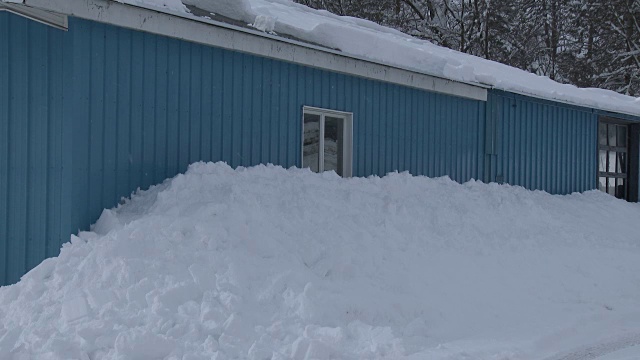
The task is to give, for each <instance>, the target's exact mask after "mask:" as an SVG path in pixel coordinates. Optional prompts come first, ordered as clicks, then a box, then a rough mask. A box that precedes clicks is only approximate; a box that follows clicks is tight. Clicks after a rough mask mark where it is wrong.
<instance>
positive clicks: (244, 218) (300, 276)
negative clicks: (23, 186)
mask: <svg viewBox="0 0 640 360" xmlns="http://www.w3.org/2000/svg"><path fill="white" fill-rule="evenodd" d="M638 219H640V206H639V205H638V204H629V203H626V202H623V201H619V200H616V199H614V198H613V197H610V196H608V195H606V194H603V193H600V192H597V191H592V192H588V193H585V194H573V195H570V196H552V195H549V194H546V193H543V192H531V191H526V190H524V189H522V188H519V187H511V186H502V185H497V184H490V185H485V184H482V183H479V182H475V181H471V182H468V183H466V184H462V185H461V184H457V183H455V182H453V181H451V180H449V179H448V178H439V179H429V178H425V177H412V176H410V175H408V174H406V173H402V174H397V173H393V174H389V175H388V176H386V177H384V178H378V177H371V178H367V179H363V178H353V179H342V178H340V177H338V176H337V175H335V173H324V174H314V173H311V172H310V171H308V170H300V169H289V170H286V169H283V168H280V167H275V166H258V167H254V168H239V169H237V170H233V169H231V168H230V167H228V166H227V165H225V164H221V163H217V164H212V163H209V164H205V163H197V164H194V165H192V166H191V167H190V168H189V170H188V171H187V173H186V174H184V175H178V176H176V177H175V178H173V179H170V180H167V181H166V182H165V183H163V184H161V185H158V186H155V187H153V188H151V189H150V190H148V191H142V192H139V193H138V194H136V195H134V196H133V197H132V199H131V200H129V201H127V202H126V204H124V205H122V206H120V207H118V208H117V209H112V210H105V211H104V213H103V215H102V217H101V218H100V220H99V221H98V222H97V223H96V224H95V226H94V227H93V232H84V233H80V234H79V235H78V236H77V237H76V236H73V237H72V239H71V243H68V244H65V246H64V247H63V249H62V252H61V254H60V256H59V257H57V258H52V259H48V260H46V261H44V262H43V263H42V264H41V265H40V266H38V267H37V268H35V269H34V270H32V271H31V272H29V273H28V274H27V275H25V276H24V277H23V279H22V280H21V281H20V283H18V284H16V285H14V286H9V287H4V288H1V289H0V358H2V359H183V360H196V359H374V358H375V359H382V358H384V359H450V360H453V359H487V360H488V359H493V360H507V359H546V358H547V357H548V356H557V354H563V353H568V352H571V351H574V349H581V348H585V347H587V346H592V345H593V344H605V345H606V344H617V345H616V346H617V348H619V349H621V348H624V347H630V346H632V345H634V344H636V343H635V341H636V340H637V339H640V337H638V336H637V335H638V334H640V308H639V307H638V301H639V300H640V241H639V237H640V236H639V234H638ZM638 343H640V342H638ZM605 345H603V346H604V347H602V346H601V348H602V349H605V350H604V351H602V353H603V354H604V353H607V350H606V349H607V348H606V346H605ZM613 349H614V348H611V351H612V350H613ZM636 349H637V347H636ZM611 351H609V352H611ZM624 353H625V354H627V355H628V350H627V351H625V352H624ZM558 359H560V357H558Z"/></svg>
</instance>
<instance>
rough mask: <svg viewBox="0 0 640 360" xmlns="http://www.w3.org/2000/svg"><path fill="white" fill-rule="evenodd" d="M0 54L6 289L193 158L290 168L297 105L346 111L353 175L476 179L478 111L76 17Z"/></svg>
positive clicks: (9, 24) (14, 27) (15, 22)
mask: <svg viewBox="0 0 640 360" xmlns="http://www.w3.org/2000/svg"><path fill="white" fill-rule="evenodd" d="M0 47H4V48H0V49H2V50H3V51H2V52H0V69H1V70H0V151H1V152H0V172H1V174H2V177H0V194H1V195H0V196H3V197H2V201H1V202H0V203H1V207H0V221H1V223H0V229H2V231H4V233H2V232H1V231H0V251H1V253H0V260H2V261H3V264H4V266H0V283H2V284H7V283H13V282H15V281H17V280H18V279H19V276H21V275H22V274H23V273H25V272H26V271H27V270H29V269H31V268H32V267H33V266H35V265H37V264H38V263H39V262H40V261H41V260H42V259H44V258H45V257H48V256H54V255H56V254H57V253H58V249H59V248H60V245H61V243H62V242H66V241H68V239H69V235H70V234H72V233H75V232H77V231H78V230H79V229H81V230H86V229H88V228H89V225H90V224H91V223H93V222H94V221H95V220H96V219H97V218H98V217H99V215H100V213H101V211H102V209H103V208H110V207H113V206H115V205H116V204H117V203H118V201H119V199H120V198H121V197H123V196H124V197H126V196H129V195H130V194H131V192H132V191H135V189H136V188H138V187H140V188H143V189H144V188H147V187H149V186H150V185H152V184H156V183H159V182H161V181H163V180H164V179H166V178H167V177H171V176H174V175H175V174H177V173H179V172H183V171H185V169H186V168H187V166H188V164H189V163H191V162H194V161H198V160H204V161H218V160H223V161H226V162H228V163H229V164H230V165H232V166H239V165H243V166H248V165H255V164H259V163H267V162H270V163H274V164H279V165H283V166H285V167H289V166H299V165H300V162H301V159H300V152H301V151H300V149H301V141H302V139H301V137H302V136H301V133H302V129H301V126H302V120H301V119H302V107H303V106H304V105H308V106H315V107H322V108H329V109H335V110H342V111H349V112H353V114H354V149H353V153H354V162H353V163H354V169H353V173H354V175H355V176H367V175H371V174H379V175H384V174H386V173H387V172H390V171H394V170H399V171H404V170H408V171H410V172H411V173H414V174H424V175H428V176H432V177H435V176H442V175H449V176H451V178H453V179H454V180H457V181H466V180H469V179H471V178H475V179H481V178H482V177H483V172H484V159H485V157H484V153H483V150H484V148H485V146H484V141H485V134H484V127H485V112H486V111H485V103H484V102H480V101H474V100H466V99H462V98H456V97H451V96H446V95H441V94H434V93H428V92H425V91H421V90H416V89H411V88H406V87H402V86H397V85H392V84H387V83H382V82H377V81H372V80H366V79H362V78H358V77H353V76H347V75H342V74H337V73H330V72H326V71H322V70H318V69H312V68H306V67H302V66H298V65H294V64H289V63H284V62H279V61H274V60H269V59H265V58H260V57H256V56H251V55H247V54H241V53H237V52H231V51H227V50H221V49H215V48H210V47H206V46H202V45H197V44H192V43H188V42H184V41H180V40H176V39H170V38H167V37H162V36H156V35H152V34H146V33H141V32H135V31H131V30H126V29H122V28H117V27H113V26H108V25H104V24H100V23H95V22H89V21H84V20H79V19H75V18H70V19H69V31H68V32H64V31H60V30H55V29H52V28H48V27H46V26H44V25H42V24H39V23H36V22H32V21H29V20H26V19H23V18H20V17H18V16H16V15H12V14H8V13H0ZM6 78H10V81H4V80H5V79H6ZM5 84H6V85H5Z"/></svg>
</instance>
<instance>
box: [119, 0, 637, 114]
mask: <svg viewBox="0 0 640 360" xmlns="http://www.w3.org/2000/svg"><path fill="white" fill-rule="evenodd" d="M118 1H124V2H127V3H131V4H135V5H139V6H144V7H149V6H151V7H154V6H153V3H154V2H155V3H157V6H156V7H160V8H163V9H166V8H171V7H173V8H178V7H180V6H181V5H182V4H181V3H180V1H181V0H118ZM182 1H183V2H184V3H185V4H188V5H194V6H197V7H199V8H201V9H204V10H207V11H210V12H213V13H215V14H220V15H223V16H226V17H229V18H232V19H235V20H239V21H244V22H246V23H247V24H252V25H254V27H256V28H257V29H258V30H261V31H267V32H272V31H275V33H277V34H286V35H290V36H294V37H295V38H298V39H302V40H304V41H308V42H310V43H314V44H320V45H323V46H326V47H328V48H331V49H339V50H340V51H342V52H344V53H345V54H348V55H352V56H356V57H362V58H366V59H370V60H372V61H375V62H379V63H382V64H387V65H391V66H396V67H400V68H404V69H408V70H412V71H417V72H419V73H425V74H429V75H433V76H438V77H443V78H447V79H451V80H456V81H462V82H467V83H476V84H483V85H488V86H491V87H494V88H497V89H501V90H505V91H511V92H516V93H522V94H525V95H531V96H534V97H538V98H542V99H548V100H556V101H562V102H567V103H570V104H575V105H580V106H586V107H589V108H597V109H601V110H607V111H613V112H621V113H628V114H631V115H637V116H640V98H634V97H630V96H625V95H621V94H618V93H616V92H613V91H609V90H602V89H580V88H577V87H575V86H573V85H567V84H559V83H557V82H555V81H553V80H551V79H549V78H547V77H542V76H537V75H534V74H532V73H529V72H527V71H524V70H520V69H517V68H513V67H510V66H507V65H504V64H500V63H497V62H493V61H489V60H485V59H482V58H479V57H476V56H472V55H468V54H464V53H460V52H458V51H454V50H450V49H447V48H444V47H440V46H436V45H434V44H432V43H430V42H428V41H424V40H419V39H416V38H413V37H411V36H409V35H406V34H403V33H402V32H399V31H396V30H393V29H390V28H387V27H383V26H380V25H378V24H375V23H373V22H370V21H367V20H362V19H357V18H352V17H344V16H337V15H334V14H331V13H329V12H327V11H320V10H315V9H311V8H308V7H306V6H304V5H300V4H296V3H294V2H292V1H291V0H215V1H213V0H182ZM168 2H171V3H174V5H173V6H168V5H167V3H168ZM178 4H179V5H178ZM183 12H184V11H183Z"/></svg>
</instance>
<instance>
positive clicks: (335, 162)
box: [324, 116, 344, 176]
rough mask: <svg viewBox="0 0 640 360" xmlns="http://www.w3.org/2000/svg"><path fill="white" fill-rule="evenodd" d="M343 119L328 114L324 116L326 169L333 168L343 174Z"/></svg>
mask: <svg viewBox="0 0 640 360" xmlns="http://www.w3.org/2000/svg"><path fill="white" fill-rule="evenodd" d="M343 142H344V135H343V120H342V119H340V118H334V117H330V116H326V117H325V118H324V171H330V170H333V171H335V172H336V173H338V175H340V176H342V168H343V166H342V160H343V159H342V157H343V148H342V146H343Z"/></svg>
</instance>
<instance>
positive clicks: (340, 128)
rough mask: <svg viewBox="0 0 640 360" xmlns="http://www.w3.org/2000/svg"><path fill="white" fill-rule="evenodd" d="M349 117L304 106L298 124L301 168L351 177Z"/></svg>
mask: <svg viewBox="0 0 640 360" xmlns="http://www.w3.org/2000/svg"><path fill="white" fill-rule="evenodd" d="M352 128H353V115H352V114H351V113H345V112H339V111H333V110H325V109H318V108H312V107H307V106H305V107H304V109H303V121H302V167H303V168H310V169H311V171H313V172H318V173H319V172H323V171H335V172H336V173H337V174H338V175H340V176H342V177H350V176H351V156H352V155H351V154H352Z"/></svg>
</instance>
